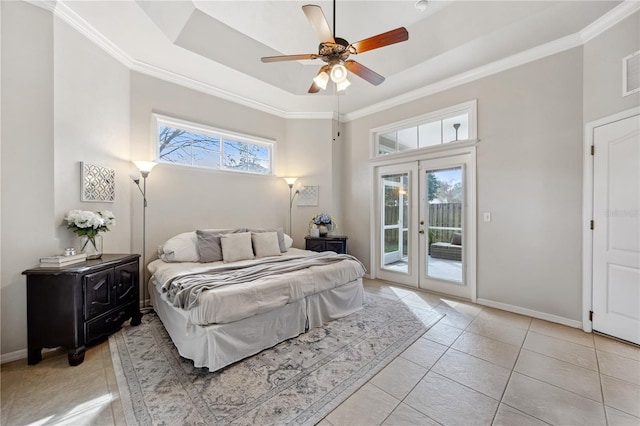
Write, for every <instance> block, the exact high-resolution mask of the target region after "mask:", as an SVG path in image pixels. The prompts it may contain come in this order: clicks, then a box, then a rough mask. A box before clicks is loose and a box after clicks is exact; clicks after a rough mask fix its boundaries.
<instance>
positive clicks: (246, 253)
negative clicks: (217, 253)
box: [220, 232, 254, 263]
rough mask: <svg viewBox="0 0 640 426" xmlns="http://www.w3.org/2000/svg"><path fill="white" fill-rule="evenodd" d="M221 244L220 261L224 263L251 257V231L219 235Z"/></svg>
mask: <svg viewBox="0 0 640 426" xmlns="http://www.w3.org/2000/svg"><path fill="white" fill-rule="evenodd" d="M220 244H221V245H222V261H223V262H224V263H229V262H237V261H239V260H247V259H253V257H254V256H253V249H252V247H251V232H241V233H239V234H222V235H220Z"/></svg>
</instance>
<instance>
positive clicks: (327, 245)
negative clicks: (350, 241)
mask: <svg viewBox="0 0 640 426" xmlns="http://www.w3.org/2000/svg"><path fill="white" fill-rule="evenodd" d="M304 240H305V247H304V248H305V249H307V250H312V251H335V252H336V253H340V254H346V253H347V237H346V236H344V235H330V236H327V237H312V236H309V235H307V236H306V237H304Z"/></svg>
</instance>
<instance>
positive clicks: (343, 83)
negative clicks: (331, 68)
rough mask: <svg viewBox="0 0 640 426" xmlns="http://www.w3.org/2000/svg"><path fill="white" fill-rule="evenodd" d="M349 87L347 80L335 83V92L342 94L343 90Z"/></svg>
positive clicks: (349, 83)
mask: <svg viewBox="0 0 640 426" xmlns="http://www.w3.org/2000/svg"><path fill="white" fill-rule="evenodd" d="M350 85H351V82H350V81H349V80H347V79H346V78H345V79H344V80H343V81H341V82H340V83H336V90H337V91H338V92H342V91H343V90H344V89H346V88H347V87H349V86H350Z"/></svg>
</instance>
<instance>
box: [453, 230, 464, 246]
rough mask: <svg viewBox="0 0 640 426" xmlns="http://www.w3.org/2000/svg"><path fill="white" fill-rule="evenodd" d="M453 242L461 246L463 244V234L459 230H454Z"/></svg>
mask: <svg viewBox="0 0 640 426" xmlns="http://www.w3.org/2000/svg"><path fill="white" fill-rule="evenodd" d="M451 244H453V245H456V246H461V245H462V234H461V233H459V232H454V233H453V234H452V235H451Z"/></svg>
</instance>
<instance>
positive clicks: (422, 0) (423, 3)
mask: <svg viewBox="0 0 640 426" xmlns="http://www.w3.org/2000/svg"><path fill="white" fill-rule="evenodd" d="M427 3H428V2H427V0H418V1H417V2H416V4H415V7H416V10H417V11H418V12H424V11H425V10H427Z"/></svg>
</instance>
